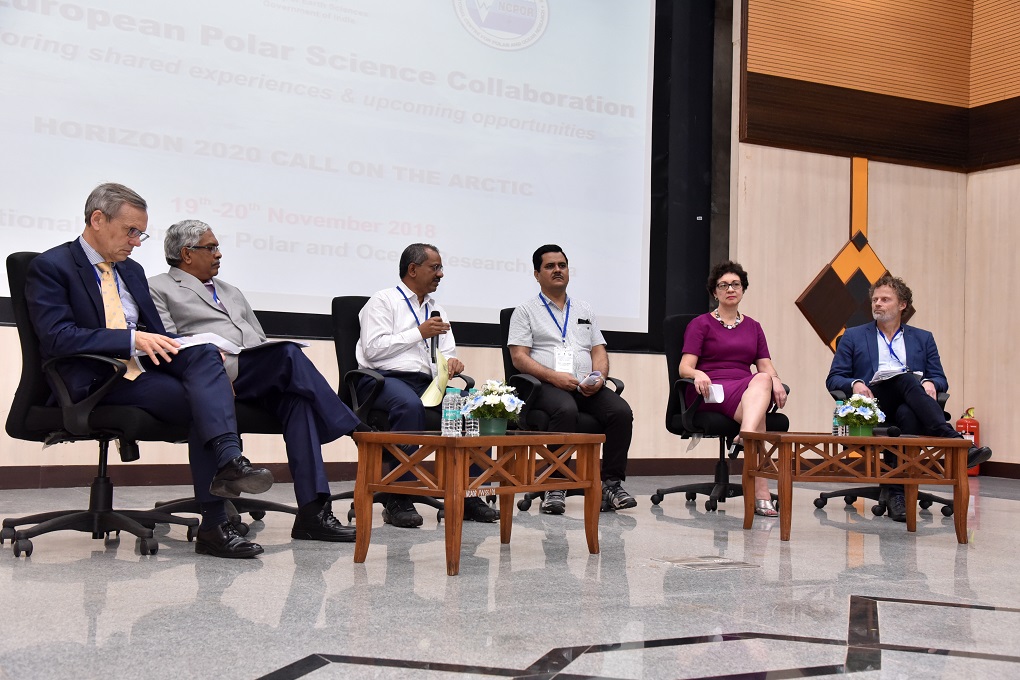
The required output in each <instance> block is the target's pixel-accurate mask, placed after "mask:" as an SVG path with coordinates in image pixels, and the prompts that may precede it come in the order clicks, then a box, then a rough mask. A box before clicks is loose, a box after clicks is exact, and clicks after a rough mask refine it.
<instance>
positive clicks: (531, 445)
mask: <svg viewBox="0 0 1020 680" xmlns="http://www.w3.org/2000/svg"><path fill="white" fill-rule="evenodd" d="M605 440H606V437H605V435H601V434H568V433H564V432H518V431H512V432H508V433H507V434H505V435H501V436H498V437H444V436H442V435H439V434H437V433H435V432H355V433H354V441H355V442H357V444H358V477H357V482H356V483H355V486H354V514H355V522H356V526H357V530H358V534H357V539H356V541H355V544H354V561H355V562H357V563H362V562H364V561H365V558H366V557H367V555H368V546H369V543H370V542H371V539H372V494H374V493H378V492H382V493H391V494H392V493H401V494H408V495H411V496H433V497H436V498H442V499H443V502H444V504H445V506H446V510H445V520H446V573H447V574H449V575H450V576H455V575H456V574H457V573H458V572H459V571H460V537H461V528H462V525H463V523H464V499H465V498H470V497H472V496H475V497H483V496H490V495H493V494H497V495H499V540H500V542H501V543H509V542H510V532H511V527H512V522H513V504H514V494H517V493H524V492H528V491H548V490H551V489H584V533H585V537H586V538H587V540H588V551H589V552H590V553H592V554H593V555H594V554H597V553H598V551H599V511H600V509H601V506H602V480H601V463H600V457H599V454H600V449H601V447H600V445H601V444H602V442H604V441H605ZM409 444H410V445H417V446H420V448H419V449H418V450H417V451H415V452H414V453H413V454H410V455H408V454H406V453H404V451H403V450H402V449H401V448H400V446H406V445H409ZM550 447H554V448H555V449H556V450H555V451H552V450H550ZM492 448H495V450H496V455H495V457H492V456H491V455H490V449H492ZM383 451H388V452H389V453H391V454H393V456H394V457H395V458H396V459H397V465H396V466H395V467H394V468H393V469H392V470H390V471H389V472H388V473H386V475H383V474H382V456H383ZM575 455H576V456H577V470H576V472H575V471H574V470H571V469H570V468H569V467H568V466H567V462H568V461H569V460H570V458H571V457H572V456H575ZM430 456H435V470H434V472H432V471H430V470H429V469H428V468H426V467H425V465H424V464H423V463H424V462H425V460H426V459H427V458H429V457H430ZM472 463H474V464H477V465H478V466H479V467H480V468H481V470H482V474H480V475H479V476H478V477H475V478H470V479H469V478H468V468H469V466H470V465H471V464H472ZM406 472H410V473H411V474H412V475H414V477H415V480H414V481H405V482H399V481H397V480H398V479H399V478H400V477H402V476H403V475H404V473H406ZM553 473H557V474H559V475H561V477H564V478H565V479H562V478H553V477H552V474H553ZM494 482H498V483H499V486H498V487H483V485H485V484H490V483H494Z"/></svg>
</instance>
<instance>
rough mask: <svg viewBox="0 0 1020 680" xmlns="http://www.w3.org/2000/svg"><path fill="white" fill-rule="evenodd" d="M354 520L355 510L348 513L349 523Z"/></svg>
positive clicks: (352, 509)
mask: <svg viewBox="0 0 1020 680" xmlns="http://www.w3.org/2000/svg"><path fill="white" fill-rule="evenodd" d="M353 519H354V508H351V509H350V510H348V511H347V521H348V522H350V521H352V520H353Z"/></svg>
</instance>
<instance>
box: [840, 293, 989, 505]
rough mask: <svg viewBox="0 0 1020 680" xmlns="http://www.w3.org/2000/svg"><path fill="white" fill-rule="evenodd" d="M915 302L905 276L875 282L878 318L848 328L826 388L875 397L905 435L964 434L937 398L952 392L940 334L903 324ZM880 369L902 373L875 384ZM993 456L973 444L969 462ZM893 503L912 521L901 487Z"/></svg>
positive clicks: (895, 489)
mask: <svg viewBox="0 0 1020 680" xmlns="http://www.w3.org/2000/svg"><path fill="white" fill-rule="evenodd" d="M912 300H913V293H912V292H911V291H910V288H909V287H908V286H907V284H906V283H904V282H903V279H900V278H896V277H893V276H891V275H889V274H886V275H885V276H883V277H882V278H880V279H879V280H878V281H876V282H875V285H873V286H872V287H871V312H872V316H873V317H874V318H875V321H874V322H872V323H867V324H864V325H862V326H854V327H853V328H848V329H847V330H846V332H845V333H844V334H843V337H842V338H841V339H840V341H839V344H838V345H837V346H836V354H835V356H833V357H832V366H831V367H830V368H829V375H828V376H827V377H826V379H825V387H826V389H828V390H839V391H842V392H843V393H844V394H847V395H849V394H862V395H864V396H866V397H875V398H876V399H878V403H879V406H880V407H881V408H882V409H883V410H884V411H885V412H886V415H887V417H888V424H896V425H898V426H899V428H900V429H901V430H902V431H903V432H904V434H919V435H927V436H930V437H960V436H962V435H960V434H959V433H958V432H956V430H954V429H953V428H952V426H950V425H949V423H947V422H946V418H945V416H944V414H943V412H942V407H941V406H939V405H938V402H937V401H936V400H935V397H936V394H937V393H938V392H946V391H948V390H949V383H948V382H947V381H946V374H945V372H944V371H943V370H942V360H941V359H940V358H939V350H938V348H937V347H936V346H935V337H934V336H933V335H932V334H931V332H929V331H926V330H924V329H923V328H915V327H914V326H908V325H906V324H904V323H903V310H905V309H906V308H907V307H908V306H909V305H910V303H911V302H912ZM879 369H882V370H886V371H890V372H897V371H898V373H897V374H895V375H894V377H892V378H888V379H886V380H882V381H879V382H872V378H873V377H874V375H875V372H876V371H878V370H879ZM991 457H992V452H991V450H990V449H989V448H988V447H987V446H982V447H974V446H972V447H971V448H970V451H969V453H968V455H967V465H968V466H969V467H974V466H975V465H979V464H981V463H983V462H985V461H986V460H988V459H989V458H991ZM888 507H889V517H890V518H891V519H894V520H896V521H897V522H905V521H907V514H906V507H905V503H904V499H903V487H902V486H898V485H896V486H891V487H890V493H889V500H888Z"/></svg>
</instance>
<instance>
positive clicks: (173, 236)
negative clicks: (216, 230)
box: [163, 220, 211, 267]
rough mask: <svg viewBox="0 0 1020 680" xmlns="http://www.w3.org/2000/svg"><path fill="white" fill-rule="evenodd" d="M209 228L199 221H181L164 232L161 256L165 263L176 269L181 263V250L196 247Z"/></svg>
mask: <svg viewBox="0 0 1020 680" xmlns="http://www.w3.org/2000/svg"><path fill="white" fill-rule="evenodd" d="M210 228H211V227H210V226H209V225H208V224H206V223H205V222H201V221H199V220H182V221H180V222H178V223H177V224H173V225H171V226H170V228H169V229H167V230H166V236H165V237H164V238H163V256H164V257H166V263H167V264H168V265H170V266H171V267H176V266H177V265H179V264H180V263H181V249H183V248H191V247H193V246H197V245H198V242H199V241H200V240H201V239H202V234H204V233H205V232H207V231H209V229H210Z"/></svg>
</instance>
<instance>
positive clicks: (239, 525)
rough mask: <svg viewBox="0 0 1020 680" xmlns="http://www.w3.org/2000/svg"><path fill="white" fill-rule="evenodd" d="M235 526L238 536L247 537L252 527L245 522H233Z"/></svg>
mask: <svg viewBox="0 0 1020 680" xmlns="http://www.w3.org/2000/svg"><path fill="white" fill-rule="evenodd" d="M231 524H233V525H234V531H236V532H237V535H238V536H247V535H248V532H249V531H251V527H250V526H248V525H247V524H245V523H244V522H231Z"/></svg>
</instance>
